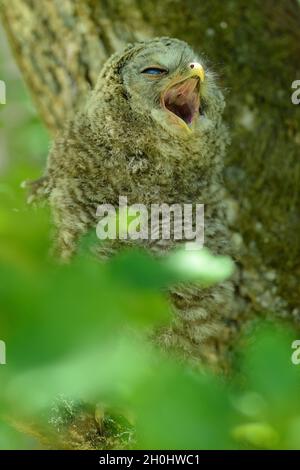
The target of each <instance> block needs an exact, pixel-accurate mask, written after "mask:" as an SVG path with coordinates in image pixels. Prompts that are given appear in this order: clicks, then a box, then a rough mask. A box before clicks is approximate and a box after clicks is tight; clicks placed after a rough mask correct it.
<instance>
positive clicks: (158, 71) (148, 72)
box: [141, 67, 168, 75]
mask: <svg viewBox="0 0 300 470" xmlns="http://www.w3.org/2000/svg"><path fill="white" fill-rule="evenodd" d="M141 73H145V74H146V75H164V74H166V73H168V70H166V69H161V68H159V67H147V68H146V69H144V70H142V72H141Z"/></svg>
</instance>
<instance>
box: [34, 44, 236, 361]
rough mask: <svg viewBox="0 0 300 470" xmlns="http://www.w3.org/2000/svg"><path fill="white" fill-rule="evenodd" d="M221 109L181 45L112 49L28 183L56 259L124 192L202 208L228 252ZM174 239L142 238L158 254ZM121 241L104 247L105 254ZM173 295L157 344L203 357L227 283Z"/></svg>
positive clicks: (225, 304) (131, 197) (202, 69)
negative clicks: (48, 224) (49, 222)
mask: <svg viewBox="0 0 300 470" xmlns="http://www.w3.org/2000/svg"><path fill="white" fill-rule="evenodd" d="M224 106H225V102H224V98H223V95H222V93H221V91H220V89H219V88H218V86H217V84H216V80H215V77H214V74H213V73H212V72H211V71H210V70H209V68H208V67H207V66H206V64H205V62H204V60H203V59H202V58H201V57H199V56H198V55H197V54H196V53H195V52H194V51H193V50H192V49H191V47H190V46H189V45H188V44H186V43H185V42H183V41H180V40H177V39H170V38H157V39H153V40H150V41H147V42H140V43H136V44H130V45H128V46H127V47H126V48H125V50H124V51H123V52H121V53H117V54H115V55H113V56H112V57H111V58H110V59H109V60H108V61H107V62H106V64H105V66H104V67H103V69H102V71H101V73H100V76H99V79H98V81H97V83H96V86H95V88H94V90H93V91H92V92H91V94H90V96H89V97H88V98H87V100H86V103H85V105H84V106H83V108H82V109H80V110H79V112H78V113H77V114H76V116H75V117H74V118H73V119H72V120H71V121H70V122H69V123H68V125H67V126H66V128H65V129H64V130H63V131H62V133H61V135H60V136H58V138H57V139H56V141H55V143H54V145H53V148H52V150H51V152H50V155H49V158H48V165H47V169H46V173H45V176H44V178H43V179H42V180H40V181H39V182H38V183H36V184H33V190H34V192H35V194H43V195H44V196H46V197H47V198H48V201H49V204H50V206H51V209H52V214H53V219H54V223H55V226H56V229H57V237H56V246H57V250H58V252H59V255H60V256H61V257H62V258H63V259H69V258H70V257H71V256H72V254H73V253H74V252H75V251H76V246H77V243H78V240H79V239H80V237H81V236H82V235H83V234H85V233H86V232H87V231H88V230H90V229H92V228H94V227H95V226H96V224H97V215H96V211H97V206H99V205H100V204H108V203H109V204H112V205H114V206H117V205H118V203H119V196H120V195H121V196H126V197H127V198H128V204H136V203H139V204H144V205H146V206H149V205H150V204H153V203H158V204H161V203H166V204H169V205H171V204H178V203H180V204H185V203H189V204H196V203H199V204H204V205H205V245H206V246H207V247H208V248H209V249H211V251H212V252H213V253H215V254H217V253H221V254H224V253H228V239H229V237H228V231H227V226H226V217H225V210H224V190H223V184H222V166H223V157H224V153H225V149H226V145H227V143H228V134H227V130H226V127H225V126H224V124H223V123H222V112H223V109H224ZM174 243H175V242H174V241H172V240H170V241H169V242H166V241H165V240H164V241H163V242H162V241H159V240H157V241H151V240H150V241H146V240H144V241H143V245H144V246H145V247H146V248H148V249H149V250H152V251H154V252H156V253H158V254H161V253H165V252H166V251H167V250H169V249H171V248H173V246H174ZM119 245H120V243H119ZM119 245H118V242H116V243H115V244H114V243H112V244H108V245H107V246H105V244H102V245H101V250H102V254H106V255H107V254H109V253H110V252H112V251H114V250H115V249H119ZM170 297H171V301H172V305H173V309H174V313H175V315H174V318H175V320H174V324H173V325H172V326H171V327H170V328H168V329H165V330H164V331H161V332H160V334H159V335H158V338H159V342H160V343H161V344H163V345H164V346H166V347H172V348H176V349H177V348H179V349H180V350H181V351H184V353H185V354H186V355H188V356H192V357H196V358H197V357H199V356H201V355H203V354H204V355H205V354H206V353H203V351H204V349H203V345H205V344H206V345H207V344H213V345H216V344H217V338H218V331H219V330H218V328H219V327H218V324H219V323H218V322H219V320H220V318H224V317H226V315H227V314H228V312H229V311H230V309H231V308H232V302H231V298H232V288H231V284H230V283H224V284H222V285H220V286H217V287H214V288H208V289H201V288H200V287H199V286H197V285H192V284H191V285H178V286H176V287H174V288H173V289H172V290H171V292H170ZM213 347H217V346H213ZM207 354H209V355H210V354H211V352H209V353H207Z"/></svg>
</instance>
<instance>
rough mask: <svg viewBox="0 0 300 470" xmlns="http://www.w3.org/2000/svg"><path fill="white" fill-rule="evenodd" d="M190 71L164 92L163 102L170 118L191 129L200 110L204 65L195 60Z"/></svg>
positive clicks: (175, 122)
mask: <svg viewBox="0 0 300 470" xmlns="http://www.w3.org/2000/svg"><path fill="white" fill-rule="evenodd" d="M189 69H190V70H189V73H188V75H187V76H185V77H184V78H182V77H181V79H180V78H179V79H178V78H177V80H176V81H174V82H173V83H172V84H171V85H169V86H168V87H167V89H166V90H165V91H164V92H163V93H162V96H161V104H162V107H163V108H164V109H165V110H166V111H167V112H168V114H169V116H168V117H169V119H170V120H171V121H172V122H173V123H174V124H177V125H180V126H181V127H183V128H185V129H186V130H189V131H191V130H192V127H193V124H194V122H195V121H196V119H197V118H198V117H199V112H200V105H201V103H200V86H201V82H203V81H204V77H205V75H204V70H203V67H202V66H201V65H200V64H198V63H196V62H194V63H191V64H190V65H189Z"/></svg>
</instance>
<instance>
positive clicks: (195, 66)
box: [189, 62, 205, 82]
mask: <svg viewBox="0 0 300 470" xmlns="http://www.w3.org/2000/svg"><path fill="white" fill-rule="evenodd" d="M189 68H190V69H191V74H192V75H196V76H198V77H199V78H200V81H201V82H204V79H205V71H204V68H203V66H202V65H201V64H199V62H192V63H191V64H189Z"/></svg>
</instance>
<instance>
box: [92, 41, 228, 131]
mask: <svg viewBox="0 0 300 470" xmlns="http://www.w3.org/2000/svg"><path fill="white" fill-rule="evenodd" d="M103 78H104V79H105V80H106V81H107V82H109V83H111V82H112V81H115V82H116V83H117V84H118V89H119V91H121V93H122V96H123V97H126V100H127V101H128V102H129V105H130V109H131V111H132V112H134V113H138V114H139V115H143V116H144V117H145V116H148V117H149V118H151V119H152V120H154V121H156V122H158V123H159V124H160V125H162V126H163V127H164V128H167V129H168V130H173V131H174V132H181V133H188V134H189V133H190V132H193V131H194V130H196V129H201V128H206V127H207V126H209V125H210V124H212V123H213V121H215V119H216V118H218V117H219V116H220V115H221V114H222V111H223V108H224V99H223V95H222V93H221V92H220V90H219V88H218V87H217V85H216V82H215V78H214V75H213V73H212V72H211V71H210V70H209V69H208V68H207V66H206V65H205V63H204V61H203V59H201V58H200V57H199V56H198V55H197V54H195V52H194V51H193V50H192V48H191V47H190V46H189V45H188V44H186V43H185V42H183V41H180V40H178V39H170V38H157V39H153V40H150V41H146V42H141V43H137V44H134V45H129V46H127V48H126V49H125V50H124V51H123V53H121V54H116V55H114V56H112V58H111V59H109V61H108V62H107V64H106V65H105V67H104V70H103V71H102V74H101V80H100V83H102V85H101V86H103Z"/></svg>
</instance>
